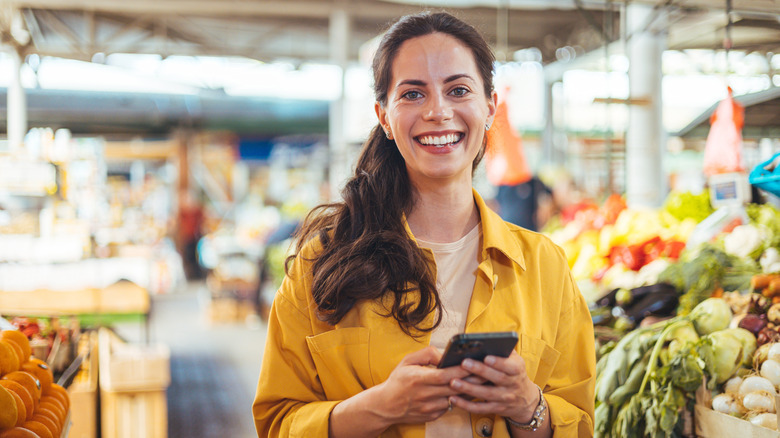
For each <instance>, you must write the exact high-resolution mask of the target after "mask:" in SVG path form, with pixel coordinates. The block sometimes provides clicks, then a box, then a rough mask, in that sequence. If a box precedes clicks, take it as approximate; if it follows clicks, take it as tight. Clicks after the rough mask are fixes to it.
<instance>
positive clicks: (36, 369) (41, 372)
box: [22, 357, 54, 394]
mask: <svg viewBox="0 0 780 438" xmlns="http://www.w3.org/2000/svg"><path fill="white" fill-rule="evenodd" d="M22 371H27V372H28V373H30V374H32V375H33V376H35V377H37V378H38V381H39V382H41V393H42V394H48V393H49V387H50V386H51V384H52V383H54V374H52V372H51V368H49V365H48V364H47V363H46V362H44V361H42V360H40V359H38V358H35V357H33V358H30V360H28V361H27V362H25V363H24V364H22Z"/></svg>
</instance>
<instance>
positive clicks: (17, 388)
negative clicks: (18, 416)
mask: <svg viewBox="0 0 780 438" xmlns="http://www.w3.org/2000/svg"><path fill="white" fill-rule="evenodd" d="M0 386H2V387H4V388H5V389H7V390H9V391H11V392H15V393H16V395H18V396H19V397H20V398H21V399H22V402H24V408H25V411H27V416H28V418H27V419H28V420H29V419H30V418H29V416H30V415H32V413H33V411H35V407H36V406H38V403H36V402H35V401H34V400H33V397H32V395H30V393H29V392H28V391H27V390H26V389H24V386H22V385H21V384H19V382H15V381H13V380H0Z"/></svg>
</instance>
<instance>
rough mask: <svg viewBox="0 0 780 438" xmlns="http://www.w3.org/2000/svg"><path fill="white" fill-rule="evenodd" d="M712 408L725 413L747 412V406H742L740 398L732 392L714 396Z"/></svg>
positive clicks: (739, 413)
mask: <svg viewBox="0 0 780 438" xmlns="http://www.w3.org/2000/svg"><path fill="white" fill-rule="evenodd" d="M712 409H713V410H714V411H718V412H722V413H724V414H728V415H737V416H739V415H742V414H744V413H745V412H746V411H745V408H744V407H743V406H742V403H740V401H739V398H737V397H736V396H735V395H734V394H731V393H725V394H718V395H716V396H715V397H713V398H712Z"/></svg>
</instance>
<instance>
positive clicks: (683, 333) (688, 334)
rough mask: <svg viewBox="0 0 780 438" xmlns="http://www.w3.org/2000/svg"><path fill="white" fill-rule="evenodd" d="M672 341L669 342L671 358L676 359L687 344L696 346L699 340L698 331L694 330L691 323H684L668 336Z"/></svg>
mask: <svg viewBox="0 0 780 438" xmlns="http://www.w3.org/2000/svg"><path fill="white" fill-rule="evenodd" d="M668 337H669V338H671V339H672V340H671V341H670V342H669V348H668V350H667V351H668V352H669V357H670V358H671V357H674V356H676V355H677V353H678V352H679V351H680V350H682V348H683V347H684V346H685V344H688V343H692V344H695V343H696V342H698V340H699V335H698V334H696V330H694V329H693V325H692V324H691V323H689V322H688V323H684V324H682V325H679V326H677V327H675V328H674V329H673V330H672V331H671V332H669V335H668Z"/></svg>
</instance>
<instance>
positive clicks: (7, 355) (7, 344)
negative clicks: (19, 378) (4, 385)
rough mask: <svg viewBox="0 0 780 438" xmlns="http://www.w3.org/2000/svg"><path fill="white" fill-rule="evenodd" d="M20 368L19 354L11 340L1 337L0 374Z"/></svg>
mask: <svg viewBox="0 0 780 438" xmlns="http://www.w3.org/2000/svg"><path fill="white" fill-rule="evenodd" d="M18 370H19V356H18V355H17V354H16V350H15V349H14V347H12V346H11V341H6V340H3V339H0V375H3V374H5V373H10V372H12V371H18Z"/></svg>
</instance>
